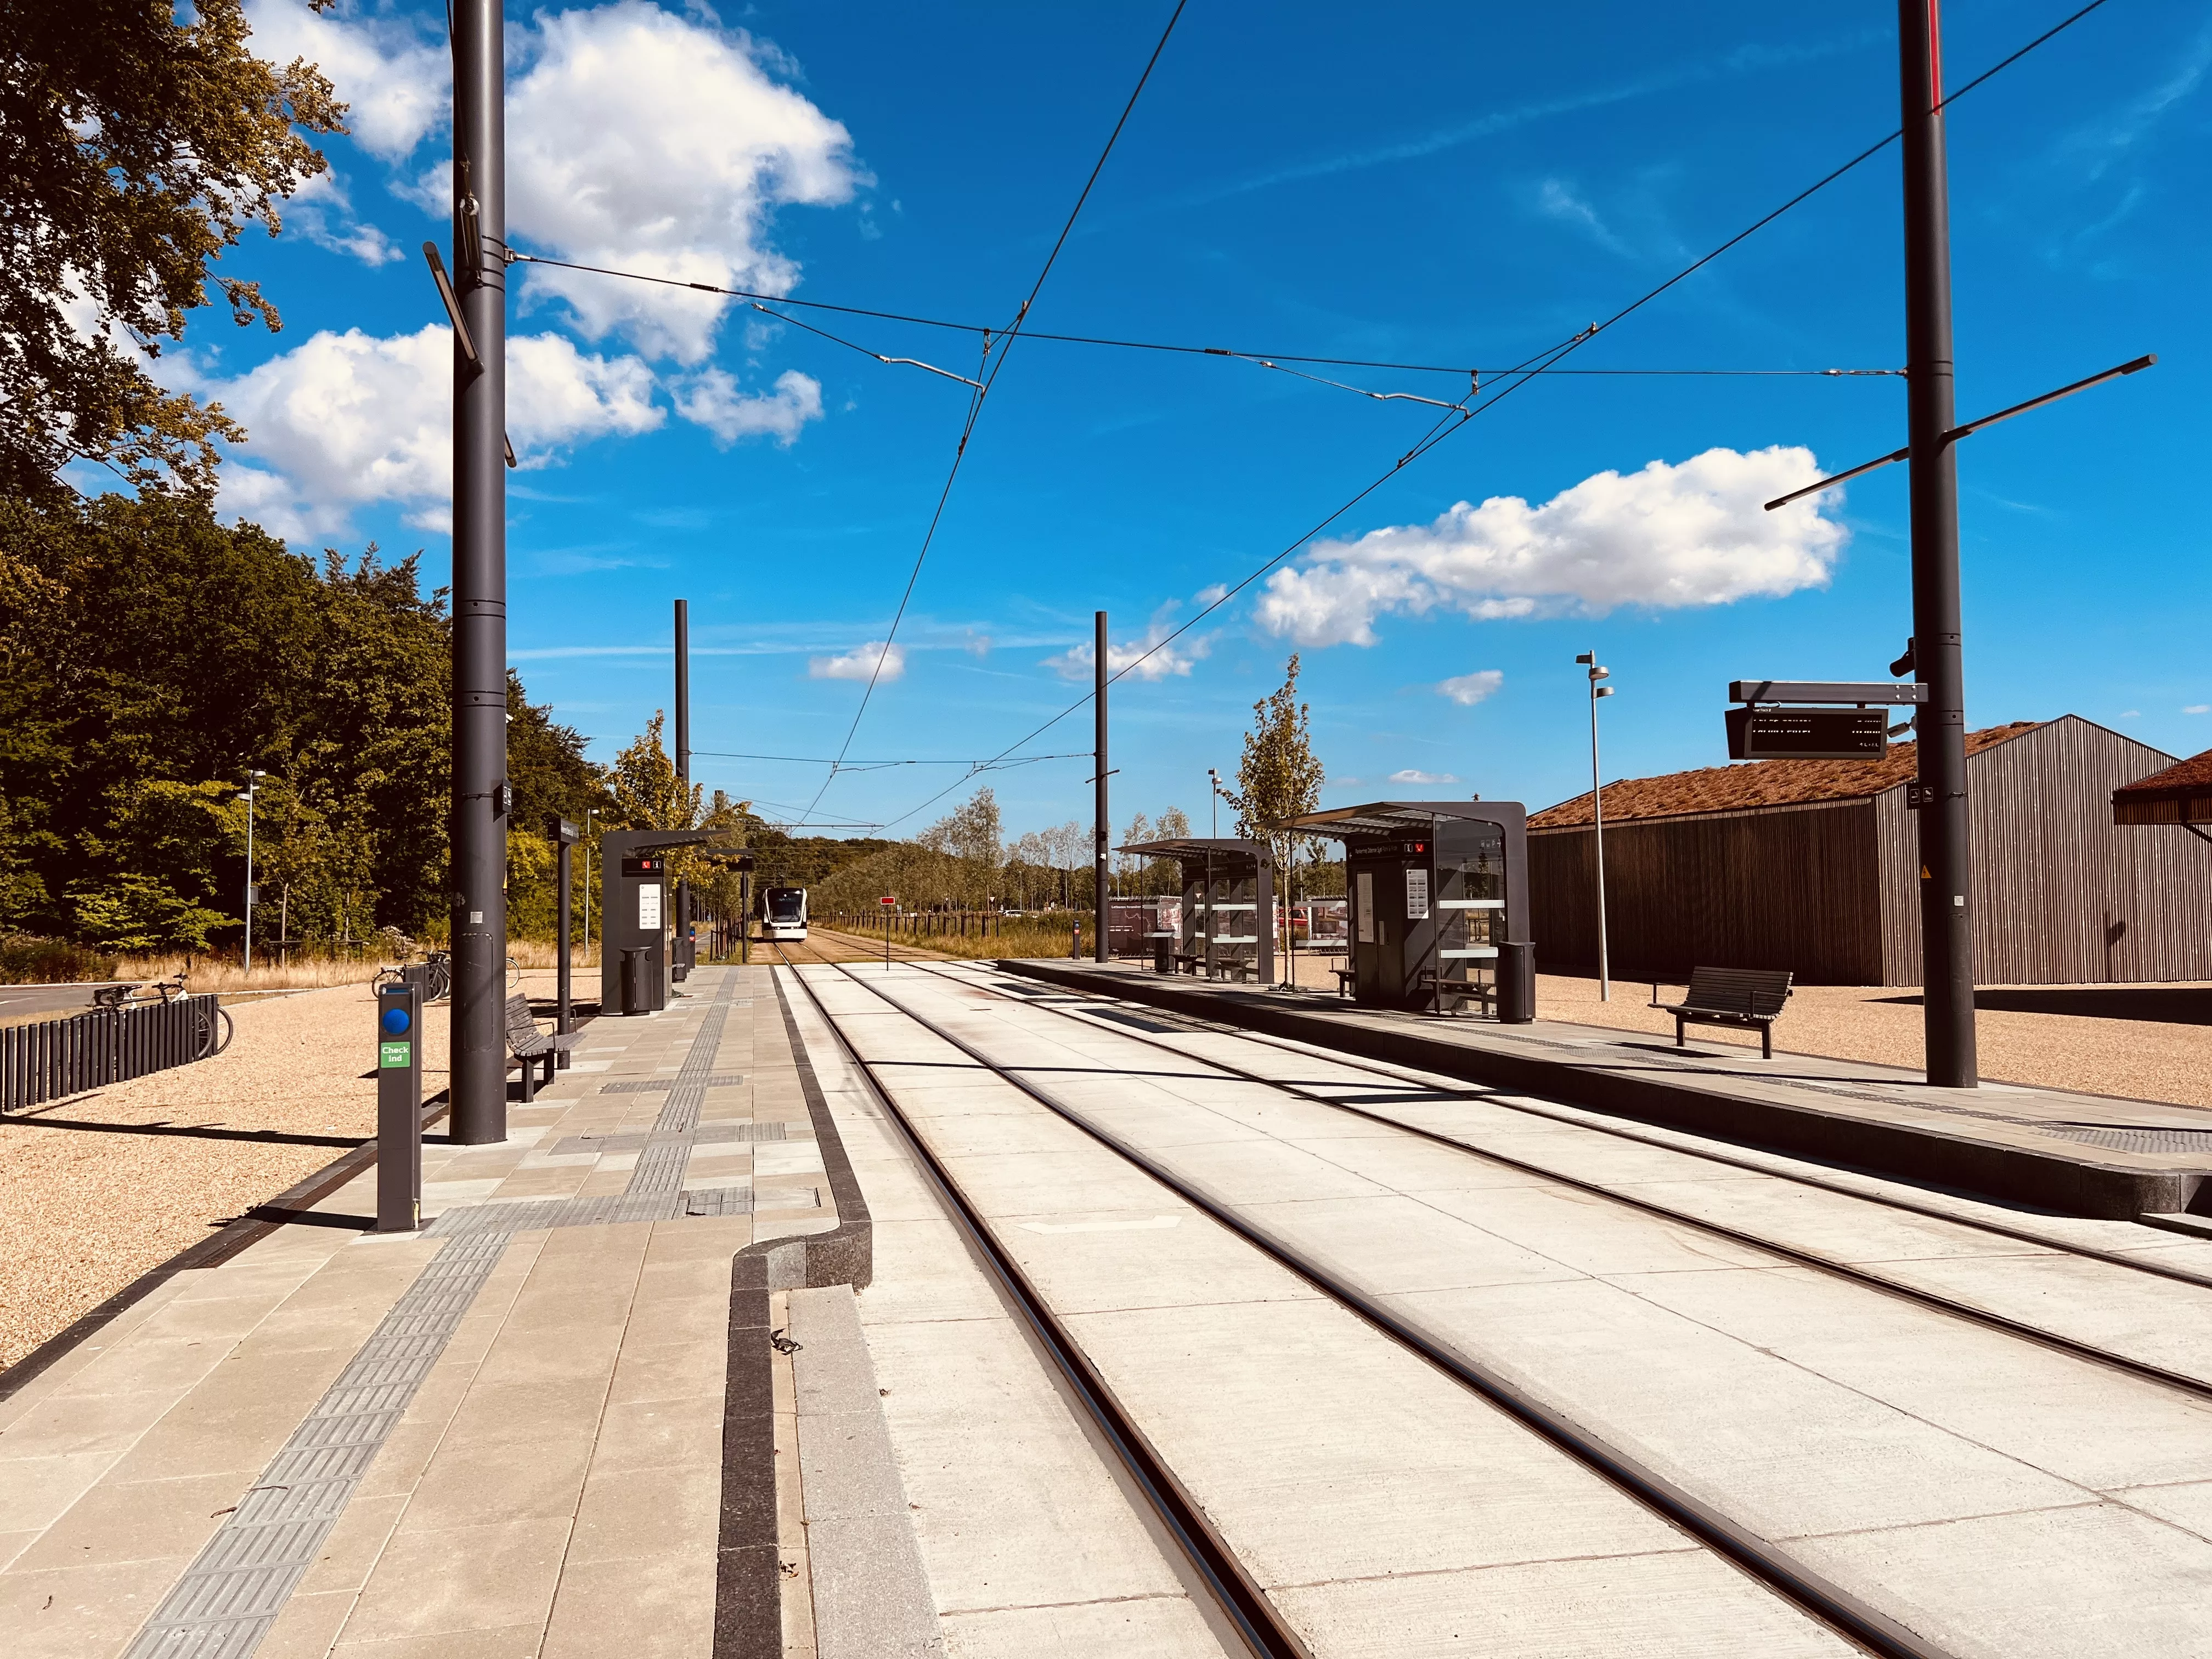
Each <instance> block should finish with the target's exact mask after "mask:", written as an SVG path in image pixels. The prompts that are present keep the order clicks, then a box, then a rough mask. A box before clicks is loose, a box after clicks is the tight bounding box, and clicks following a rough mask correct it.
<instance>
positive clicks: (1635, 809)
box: [1528, 720, 2042, 829]
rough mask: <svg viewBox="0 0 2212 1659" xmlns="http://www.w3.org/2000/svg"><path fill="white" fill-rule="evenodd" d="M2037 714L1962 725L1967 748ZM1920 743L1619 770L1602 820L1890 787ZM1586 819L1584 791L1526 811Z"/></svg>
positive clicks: (2026, 727) (1552, 820) (2022, 726)
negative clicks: (1838, 757)
mask: <svg viewBox="0 0 2212 1659" xmlns="http://www.w3.org/2000/svg"><path fill="white" fill-rule="evenodd" d="M2040 724H2042V722H2041V721H2039V720H2015V722H2014V723H2013V724H2012V725H2010V726H1991V727H1990V728H1989V730H1987V731H1985V732H1967V733H1966V752H1967V753H1968V754H1969V755H1974V754H1978V753H1980V752H1981V751H1982V750H1984V749H1988V748H1991V747H1993V746H1995V745H1996V744H2000V743H2003V742H2006V741H2007V740H2008V739H2010V738H2016V737H2018V736H2020V735H2021V733H2022V732H2032V731H2033V730H2034V729H2035V728H2036V726H2039V725H2040ZM1917 747H1918V746H1917V744H1910V743H1893V744H1890V746H1889V753H1888V754H1887V755H1886V756H1884V757H1882V758H1881V759H1880V760H1878V761H1815V760H1776V761H1741V762H1739V763H1736V764H1735V765H1733V766H1707V767H1704V768H1701V769H1699V770H1698V771H1695V772H1674V773H1670V774H1669V775H1667V776H1666V777H1663V778H1623V779H1621V780H1620V781H1619V782H1617V783H1608V784H1607V785H1606V786H1605V820H1606V822H1607V823H1613V822H1614V821H1615V820H1616V819H1626V818H1668V817H1680V815H1682V814H1684V813H1687V812H1731V811H1742V810H1743V809H1745V808H1747V807H1753V806H1795V805H1801V804H1802V803H1805V802H1809V801H1816V800H1850V799H1857V798H1858V797H1861V796H1865V795H1878V794H1880V793H1881V792H1882V791H1883V790H1885V789H1894V788H1895V787H1897V786H1898V785H1899V784H1900V783H1904V782H1905V781H1907V780H1909V779H1910V778H1911V777H1912V776H1913V775H1914V771H1915V769H1916V768H1917V766H1918V764H1919V762H1918V757H1917ZM1589 821H1590V798H1589V791H1588V790H1584V791H1583V793H1581V794H1579V795H1577V796H1576V797H1575V798H1574V799H1572V800H1563V801H1561V802H1560V803H1559V805H1557V806H1547V807H1546V808H1545V809H1544V810H1543V811H1541V812H1532V813H1530V814H1529V815H1528V827H1529V828H1530V829H1562V828H1565V827H1566V826H1568V825H1571V824H1577V823H1589Z"/></svg>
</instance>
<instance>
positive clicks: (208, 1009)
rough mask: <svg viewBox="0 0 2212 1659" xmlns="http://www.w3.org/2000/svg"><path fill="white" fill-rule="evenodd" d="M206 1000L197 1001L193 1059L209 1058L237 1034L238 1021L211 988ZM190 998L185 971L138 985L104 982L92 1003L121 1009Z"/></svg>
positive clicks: (164, 1004)
mask: <svg viewBox="0 0 2212 1659" xmlns="http://www.w3.org/2000/svg"><path fill="white" fill-rule="evenodd" d="M205 996H206V1000H205V1001H204V1002H203V1003H200V1004H199V1005H198V1013H197V1021H196V1023H197V1026H198V1028H199V1029H198V1031H197V1040H196V1041H195V1042H194V1043H193V1044H192V1058H193V1059H194V1060H212V1059H214V1058H215V1057H216V1055H217V1054H221V1053H222V1051H223V1050H224V1049H226V1048H229V1047H230V1040H231V1038H232V1037H234V1036H236V1035H237V1030H238V1028H237V1024H236V1022H235V1021H234V1020H233V1019H232V1018H231V1017H230V1011H229V1010H228V1008H225V1007H224V1006H222V1004H221V1003H220V1002H218V1001H216V998H215V994H214V993H213V992H209V993H206V994H205ZM179 1000H185V1001H193V1000H195V999H194V998H193V996H192V994H191V992H189V991H187V990H186V989H185V980H184V975H181V974H179V975H178V976H177V977H176V978H174V979H155V980H148V981H144V982H143V983H142V984H137V985H103V986H101V987H100V989H98V990H97V991H94V993H93V994H92V1001H93V1006H94V1007H96V1008H106V1009H111V1010H113V1011H114V1012H118V1013H119V1012H123V1011H124V1010H125V1009H129V1008H152V1007H157V1006H164V1007H165V1006H167V1005H168V1004H170V1003H173V1002H176V1001H179Z"/></svg>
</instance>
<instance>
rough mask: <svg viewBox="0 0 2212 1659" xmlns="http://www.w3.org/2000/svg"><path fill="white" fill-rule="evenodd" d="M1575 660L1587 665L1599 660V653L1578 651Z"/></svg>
mask: <svg viewBox="0 0 2212 1659" xmlns="http://www.w3.org/2000/svg"><path fill="white" fill-rule="evenodd" d="M1575 660H1576V661H1577V662H1578V663H1582V664H1584V665H1589V664H1590V663H1594V662H1595V661H1596V660H1597V653H1596V652H1595V651H1577V652H1576V653H1575Z"/></svg>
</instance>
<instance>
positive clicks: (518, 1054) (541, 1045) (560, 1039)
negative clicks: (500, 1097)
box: [507, 991, 583, 1101]
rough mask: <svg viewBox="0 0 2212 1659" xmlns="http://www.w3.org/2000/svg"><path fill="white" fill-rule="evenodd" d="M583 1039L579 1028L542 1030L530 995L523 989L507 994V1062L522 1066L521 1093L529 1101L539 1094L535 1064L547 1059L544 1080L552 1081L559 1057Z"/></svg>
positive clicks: (511, 1064)
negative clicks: (560, 1031)
mask: <svg viewBox="0 0 2212 1659" xmlns="http://www.w3.org/2000/svg"><path fill="white" fill-rule="evenodd" d="M582 1041H583V1037H582V1036H581V1035H580V1033H577V1032H573V1031H572V1032H570V1033H569V1034H568V1036H554V1035H551V1034H549V1033H547V1032H544V1031H541V1030H538V1022H537V1021H536V1020H534V1019H532V1018H531V1017H530V999H529V998H528V997H526V996H525V995H523V994H522V993H521V992H520V991H517V992H516V993H515V994H513V996H511V997H509V998H507V1054H508V1055H509V1059H508V1060H507V1064H508V1065H510V1066H521V1067H522V1097H523V1099H525V1100H526V1101H529V1100H535V1099H537V1098H538V1079H537V1077H536V1075H535V1069H534V1068H535V1067H536V1066H537V1063H538V1060H539V1059H541V1058H542V1059H544V1061H545V1080H546V1082H548V1083H550V1082H552V1081H553V1067H554V1066H556V1064H557V1063H558V1062H559V1060H560V1057H561V1056H562V1054H567V1053H568V1050H570V1049H571V1048H574V1047H575V1046H576V1045H577V1044H578V1043H579V1042H582Z"/></svg>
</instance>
